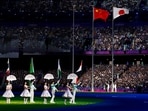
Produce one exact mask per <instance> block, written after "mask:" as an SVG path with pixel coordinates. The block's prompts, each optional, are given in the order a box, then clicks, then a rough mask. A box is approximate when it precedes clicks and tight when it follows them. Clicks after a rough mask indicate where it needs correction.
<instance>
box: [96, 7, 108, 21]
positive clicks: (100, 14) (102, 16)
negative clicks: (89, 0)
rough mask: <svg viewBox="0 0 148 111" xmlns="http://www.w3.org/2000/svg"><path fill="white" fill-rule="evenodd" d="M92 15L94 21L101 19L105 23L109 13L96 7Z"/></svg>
mask: <svg viewBox="0 0 148 111" xmlns="http://www.w3.org/2000/svg"><path fill="white" fill-rule="evenodd" d="M93 13H94V18H93V19H94V20H96V19H102V20H104V21H106V20H107V18H108V16H109V12H108V11H107V10H104V9H101V8H96V7H94V8H93Z"/></svg>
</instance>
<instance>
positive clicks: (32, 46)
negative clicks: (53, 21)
mask: <svg viewBox="0 0 148 111" xmlns="http://www.w3.org/2000/svg"><path fill="white" fill-rule="evenodd" d="M0 29H1V30H0V42H1V44H0V45H1V51H2V52H3V51H5V50H6V51H7V50H11V51H13V50H14V51H18V49H20V48H21V49H23V51H24V52H34V51H37V52H45V51H46V50H49V48H50V47H52V48H53V47H54V48H56V49H57V50H58V49H61V51H65V50H66V51H70V50H71V48H72V45H73V44H72V43H73V28H72V27H68V26H67V27H62V26H61V27H56V26H54V27H49V26H42V27H41V26H17V27H14V26H12V27H11V26H0ZM147 29H148V27H147V25H144V26H116V27H115V29H114V50H122V51H126V50H147V49H148V38H147V36H148V30H147ZM65 41H66V43H65ZM74 42H75V43H74V44H75V49H76V50H81V51H88V50H91V49H92V29H91V27H88V26H81V25H76V26H75V29H74ZM93 47H94V48H95V50H99V51H111V48H112V28H111V27H109V26H107V27H95V29H94V41H93ZM50 51H51V48H50Z"/></svg>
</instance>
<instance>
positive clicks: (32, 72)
mask: <svg viewBox="0 0 148 111" xmlns="http://www.w3.org/2000/svg"><path fill="white" fill-rule="evenodd" d="M29 73H30V74H34V63H33V58H31V62H30V70H29Z"/></svg>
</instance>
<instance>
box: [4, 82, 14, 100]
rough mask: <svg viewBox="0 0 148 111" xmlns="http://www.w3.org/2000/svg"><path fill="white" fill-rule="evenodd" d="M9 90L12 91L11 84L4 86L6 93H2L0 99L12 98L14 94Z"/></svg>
mask: <svg viewBox="0 0 148 111" xmlns="http://www.w3.org/2000/svg"><path fill="white" fill-rule="evenodd" d="M11 89H12V85H11V84H8V85H7V86H6V91H5V92H4V94H3V95H2V97H6V98H12V97H14V94H13V92H12V91H11Z"/></svg>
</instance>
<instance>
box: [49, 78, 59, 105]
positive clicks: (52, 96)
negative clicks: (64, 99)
mask: <svg viewBox="0 0 148 111" xmlns="http://www.w3.org/2000/svg"><path fill="white" fill-rule="evenodd" d="M59 82H60V81H57V83H56V84H55V83H54V81H53V82H52V83H51V100H50V103H55V101H54V98H55V92H56V91H58V89H57V88H56V86H57V85H58V84H59Z"/></svg>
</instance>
